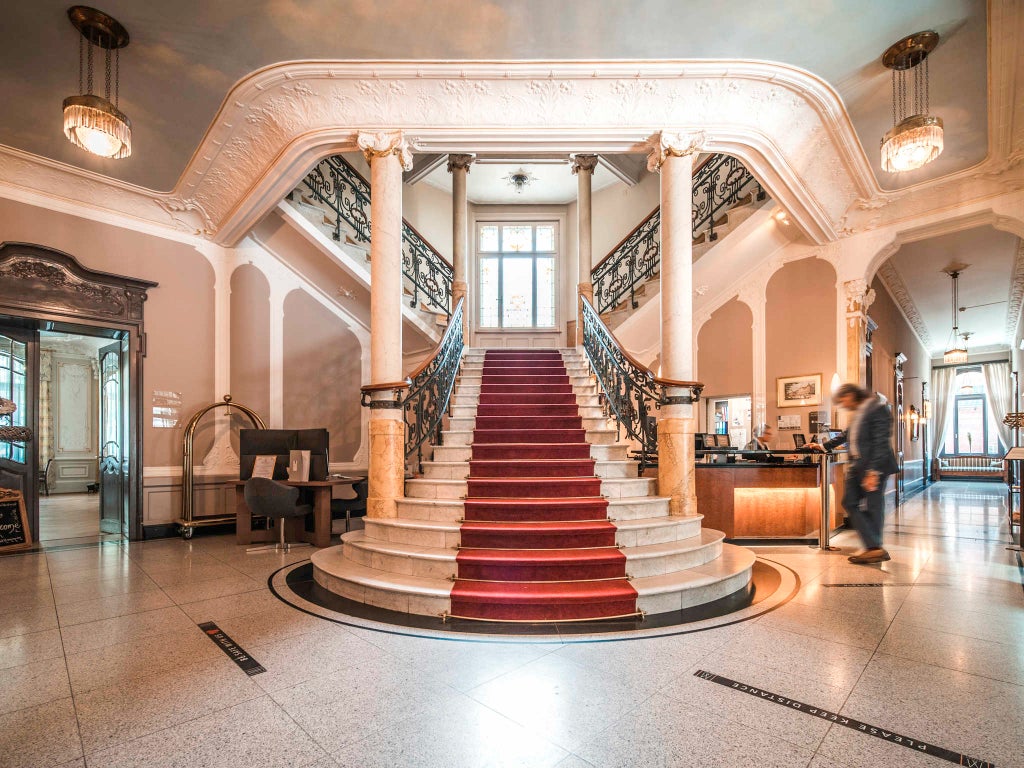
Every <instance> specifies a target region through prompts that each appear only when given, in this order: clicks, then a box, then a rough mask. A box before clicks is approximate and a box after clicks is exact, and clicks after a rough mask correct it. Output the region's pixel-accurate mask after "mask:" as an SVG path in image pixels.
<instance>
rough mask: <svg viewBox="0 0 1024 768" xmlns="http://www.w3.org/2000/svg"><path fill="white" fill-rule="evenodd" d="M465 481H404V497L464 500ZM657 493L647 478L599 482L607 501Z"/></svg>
mask: <svg viewBox="0 0 1024 768" xmlns="http://www.w3.org/2000/svg"><path fill="white" fill-rule="evenodd" d="M466 489H467V485H466V481H465V480H429V479H426V478H416V479H413V480H406V481H405V495H406V496H407V497H412V498H414V499H464V498H466ZM656 491H657V481H656V480H655V479H654V478H649V477H631V478H620V477H608V478H602V480H601V495H602V496H604V497H606V498H608V499H620V498H632V497H636V496H650V495H652V494H654V493H655V492H656Z"/></svg>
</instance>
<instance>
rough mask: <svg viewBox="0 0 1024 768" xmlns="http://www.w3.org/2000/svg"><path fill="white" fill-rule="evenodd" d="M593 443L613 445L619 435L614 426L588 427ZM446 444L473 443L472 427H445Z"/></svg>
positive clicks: (587, 434) (442, 439) (586, 438)
mask: <svg viewBox="0 0 1024 768" xmlns="http://www.w3.org/2000/svg"><path fill="white" fill-rule="evenodd" d="M584 439H585V440H586V441H587V442H588V443H590V444H591V445H613V444H616V443H618V442H619V435H618V434H616V432H615V429H614V428H605V429H588V430H587V431H586V435H585V438H584ZM441 442H443V443H444V444H445V445H451V446H456V445H472V444H473V430H472V429H452V428H451V427H449V428H448V429H445V430H444V432H443V435H442V438H441Z"/></svg>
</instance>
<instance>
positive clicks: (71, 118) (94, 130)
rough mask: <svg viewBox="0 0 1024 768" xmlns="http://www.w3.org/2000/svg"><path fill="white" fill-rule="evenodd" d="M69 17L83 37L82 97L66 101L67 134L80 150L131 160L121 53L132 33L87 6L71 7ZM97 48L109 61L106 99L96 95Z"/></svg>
mask: <svg viewBox="0 0 1024 768" xmlns="http://www.w3.org/2000/svg"><path fill="white" fill-rule="evenodd" d="M68 18H69V19H70V20H71V23H72V24H73V25H74V26H75V28H76V29H77V30H78V31H79V32H81V33H82V36H81V38H79V40H78V95H77V96H68V97H67V98H66V99H64V135H65V136H67V138H68V141H70V142H71V143H72V144H74V145H75V146H76V147H81V148H82V149H84V150H86V151H87V152H91V153H92V154H94V155H99V156H100V157H109V158H114V159H118V158H122V157H128V156H130V155H131V153H132V122H131V120H129V119H128V116H127V115H125V114H124V113H123V112H121V110H119V109H118V108H117V107H118V96H119V91H120V74H121V73H120V51H121V49H122V48H124V47H125V46H126V45H128V32H127V31H126V30H125V28H124V27H123V26H121V24H120V23H119V22H118V21H117V20H116V19H114V18H112V17H110V16H108V15H107V14H105V13H103V11H97V10H96V9H95V8H89V7H87V6H84V5H75V6H72V7H71V8H69V9H68ZM97 48H98V49H100V51H102V52H103V55H105V59H106V62H105V68H104V69H105V78H104V90H103V94H104V95H103V96H99V95H97V94H95V93H93V53H94V49H97ZM111 52H113V66H111ZM111 74H113V81H114V89H113V94H114V100H113V101H111V100H110V95H111V88H110V85H111V82H110V81H111Z"/></svg>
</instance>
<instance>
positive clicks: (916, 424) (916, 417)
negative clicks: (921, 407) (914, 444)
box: [907, 405, 921, 440]
mask: <svg viewBox="0 0 1024 768" xmlns="http://www.w3.org/2000/svg"><path fill="white" fill-rule="evenodd" d="M907 420H908V421H909V422H910V439H911V440H920V439H921V413H920V411H918V410H917V408H915V407H914V406H913V405H911V406H910V413H909V415H908V416H907Z"/></svg>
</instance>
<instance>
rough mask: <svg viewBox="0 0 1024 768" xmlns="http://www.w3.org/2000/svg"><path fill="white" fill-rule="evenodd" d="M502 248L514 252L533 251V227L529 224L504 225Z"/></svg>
mask: <svg viewBox="0 0 1024 768" xmlns="http://www.w3.org/2000/svg"><path fill="white" fill-rule="evenodd" d="M501 249H502V250H503V251H506V252H507V251H512V252H514V253H519V252H520V251H532V250H533V227H531V226H529V225H527V226H525V227H524V226H510V227H502V233H501Z"/></svg>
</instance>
